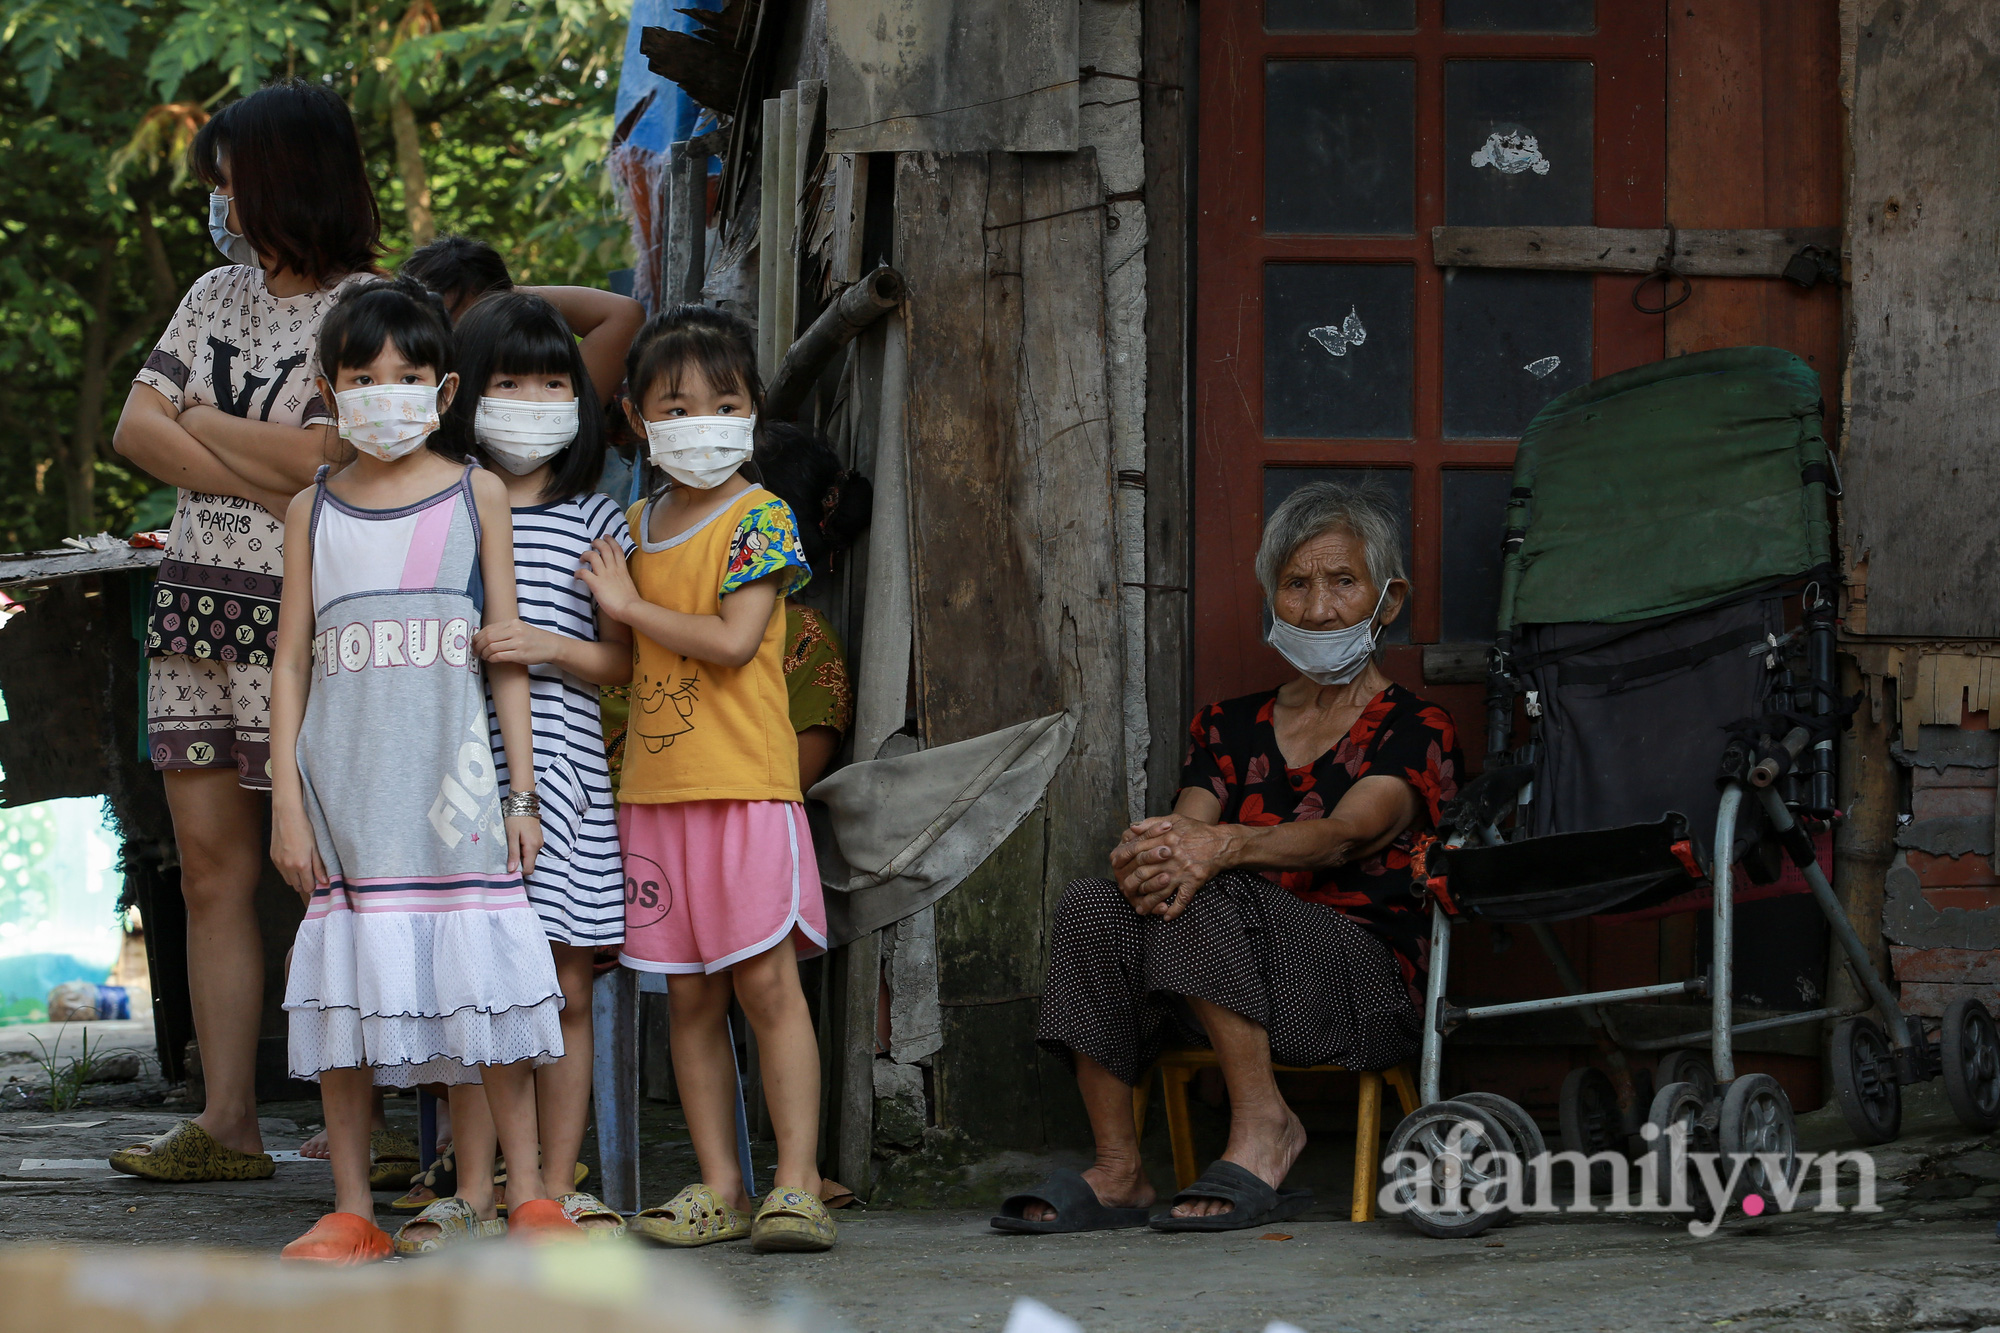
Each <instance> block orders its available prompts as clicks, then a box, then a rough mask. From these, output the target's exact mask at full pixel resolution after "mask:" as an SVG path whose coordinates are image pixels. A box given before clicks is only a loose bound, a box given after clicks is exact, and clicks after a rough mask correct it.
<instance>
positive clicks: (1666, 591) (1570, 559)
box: [1498, 347, 1831, 635]
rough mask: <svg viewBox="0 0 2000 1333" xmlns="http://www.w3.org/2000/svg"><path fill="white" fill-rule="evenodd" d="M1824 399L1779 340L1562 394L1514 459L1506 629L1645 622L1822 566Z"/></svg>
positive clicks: (1825, 545) (1825, 547)
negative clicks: (1580, 623)
mask: <svg viewBox="0 0 2000 1333" xmlns="http://www.w3.org/2000/svg"><path fill="white" fill-rule="evenodd" d="M1822 411H1823V409H1822V405H1821V402H1820V392H1819V376H1818V374H1817V373H1815V372H1814V371H1813V369H1812V368H1811V367H1810V366H1808V365H1806V363H1805V362H1804V361H1802V360H1800V359H1799V358H1798V357H1796V356H1794V355H1792V353H1790V352H1786V351H1782V350H1780V349H1778V348H1775V347H1729V348H1722V349H1720V350H1717V351H1712V352H1696V353H1694V354H1692V355H1690V356H1681V357H1675V358H1673V359H1671V360H1667V361H1658V362H1654V363H1653V364H1651V365H1646V366H1639V367H1637V368H1636V369H1633V370H1627V371H1623V372H1621V373H1619V374H1616V375H1612V376H1609V377H1607V378H1605V379H1601V380H1598V381H1596V382H1595V383H1592V384H1586V385H1584V386H1583V387H1582V388H1580V389H1572V390H1570V391H1569V392H1568V393H1566V394H1564V395H1562V396H1561V397H1560V398H1557V399H1556V400H1555V401H1554V402H1552V403H1550V404H1549V405H1548V406H1547V407H1544V408H1543V409H1542V410H1541V411H1540V412H1539V413H1537V414H1536V416H1535V419H1534V420H1533V421H1532V422H1530V423H1529V425H1528V430H1527V433H1526V434H1525V435H1524V436H1522V438H1521V448H1520V452H1519V454H1518V455H1517V457H1516V459H1515V462H1514V493H1513V499H1512V501H1511V502H1510V503H1509V504H1508V507H1507V556H1506V561H1505V563H1504V565H1503V567H1502V573H1501V586H1500V624H1499V626H1498V628H1499V630H1500V632H1501V633H1502V634H1503V635H1504V634H1507V633H1509V632H1510V631H1512V630H1513V628H1514V627H1515V626H1517V625H1524V624H1550V623H1575V622H1579V621H1582V622H1596V623H1602V624H1619V623H1623V622H1626V621H1633V620H1647V619H1651V618H1653V617H1655V616H1664V615H1671V614H1673V613H1675V612H1679V611H1686V610H1690V609H1692V608H1694V607H1698V606H1703V605H1706V604H1708V603H1710V602H1713V601H1716V600H1717V599H1719V598H1722V597H1726V596H1728V595H1729V594H1730V593H1733V592H1736V591H1738V590H1740V589H1744V588H1749V587H1755V586H1758V585H1762V584H1767V583H1771V582H1774V581H1777V580H1781V579H1785V578H1791V577H1796V576H1798V575H1802V574H1805V573H1807V572H1808V571H1811V570H1813V569H1816V568H1819V567H1821V566H1825V565H1827V563H1828V562H1829V560H1830V555H1829V543H1830V541H1831V532H1830V524H1829V522H1828V519H1827V507H1826V494H1827V487H1826V483H1827V481H1828V480H1829V475H1828V468H1827V453H1826V440H1825V438H1824V437H1823V436H1822V435H1821V433H1820V417H1821V414H1822Z"/></svg>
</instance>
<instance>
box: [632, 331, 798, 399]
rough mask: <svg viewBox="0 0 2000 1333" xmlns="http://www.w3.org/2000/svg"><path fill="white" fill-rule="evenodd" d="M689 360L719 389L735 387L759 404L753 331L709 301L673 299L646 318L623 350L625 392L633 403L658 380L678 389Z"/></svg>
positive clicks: (760, 391)
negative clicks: (690, 302) (675, 301)
mask: <svg viewBox="0 0 2000 1333" xmlns="http://www.w3.org/2000/svg"><path fill="white" fill-rule="evenodd" d="M690 366H692V367H693V368H694V369H696V370H698V371H699V372H701V377H702V378H703V379H705V380H707V381H708V382H709V384H710V385H712V386H714V387H716V388H718V389H735V390H737V391H738V392H740V393H742V394H743V396H744V397H746V398H748V399H749V400H750V410H751V411H752V412H759V413H761V412H762V411H763V408H764V382H763V381H762V380H761V379H759V378H758V376H757V336H756V334H754V333H752V332H751V329H750V325H749V324H748V323H747V322H746V321H745V320H744V319H743V317H742V316H740V315H732V314H730V313H729V312H728V311H727V310H719V309H717V308H716V307H714V306H709V305H677V306H671V307H669V308H668V309H665V310H662V311H661V312H660V313H659V314H657V315H654V316H653V317H652V318H651V319H649V320H647V321H646V323H645V326H644V327H643V328H641V329H640V330H639V336H638V337H636V338H634V339H633V340H632V347H631V350H630V351H628V352H626V353H625V392H626V393H627V394H629V395H630V397H631V400H632V403H633V405H634V406H635V407H636V406H638V405H640V404H642V403H644V402H645V401H646V395H647V394H649V393H651V392H652V390H653V389H654V388H655V387H656V382H657V383H663V384H664V385H665V386H666V389H667V391H668V392H670V393H676V392H679V390H680V387H681V376H682V375H683V374H684V373H686V371H687V369H688V368H689V367H690Z"/></svg>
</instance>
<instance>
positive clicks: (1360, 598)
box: [1271, 528, 1409, 630]
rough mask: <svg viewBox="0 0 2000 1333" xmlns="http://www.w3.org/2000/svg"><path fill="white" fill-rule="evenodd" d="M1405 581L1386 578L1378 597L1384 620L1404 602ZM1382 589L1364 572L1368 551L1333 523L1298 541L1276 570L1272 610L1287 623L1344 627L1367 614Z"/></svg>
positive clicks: (1311, 627)
mask: <svg viewBox="0 0 2000 1333" xmlns="http://www.w3.org/2000/svg"><path fill="white" fill-rule="evenodd" d="M1408 590H1409V585H1408V584H1406V583H1404V582H1403V581H1402V580H1401V579H1393V580H1391V581H1390V583H1389V596H1388V597H1387V598H1386V599H1385V600H1384V601H1383V602H1382V622H1381V623H1383V624H1384V625H1386V624H1388V623H1390V622H1391V621H1393V620H1394V619H1395V618H1396V613H1397V612H1399V611H1401V610H1402V608H1403V598H1404V596H1405V595H1406V593H1407V592H1408ZM1381 593H1382V590H1381V589H1380V588H1378V587H1376V586H1375V579H1374V577H1373V576H1372V575H1370V574H1369V572H1368V558H1367V553H1366V551H1365V550H1364V549H1363V547H1362V544H1361V542H1360V540H1359V539H1358V538H1356V537H1355V536H1354V534H1353V533H1351V532H1348V531H1347V530H1346V529H1345V528H1333V529H1330V530H1328V531H1326V532H1322V533H1321V534H1320V535H1319V536H1317V537H1313V538H1311V539H1309V540H1307V541H1304V542H1301V543H1300V544H1299V546H1298V549H1296V550H1294V551H1293V552H1292V554H1291V557H1290V558H1289V559H1287V560H1286V561H1285V564H1284V568H1282V569H1280V570H1279V571H1278V591H1277V593H1276V595H1275V596H1273V597H1272V599H1271V611H1272V614H1274V615H1276V616H1277V617H1278V619H1280V620H1282V621H1284V622H1285V623H1286V624H1288V625H1296V626H1298V627H1299V628H1300V629H1305V630H1333V629H1346V628H1348V627H1349V626H1350V625H1357V624H1359V623H1361V622H1362V621H1363V620H1366V619H1367V618H1368V613H1369V612H1371V611H1373V610H1374V609H1375V601H1376V599H1377V598H1378V597H1380V596H1381Z"/></svg>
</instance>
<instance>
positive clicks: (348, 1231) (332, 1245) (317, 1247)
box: [278, 1213, 396, 1264]
mask: <svg viewBox="0 0 2000 1333" xmlns="http://www.w3.org/2000/svg"><path fill="white" fill-rule="evenodd" d="M395 1248H396V1247H395V1244H394V1242H392V1241H391V1240H390V1239H389V1233H388V1232H386V1231H384V1230H382V1228H380V1227H378V1226H376V1225H375V1224H374V1223H373V1222H372V1221H370V1220H369V1219H367V1218H365V1217H362V1216H360V1215H359V1214H357V1213H328V1214H327V1215H326V1216H325V1217H322V1218H321V1219H320V1220H319V1221H317V1222H315V1223H313V1227H312V1230H311V1231H308V1232H306V1234H305V1235H303V1236H300V1237H299V1238H298V1239H297V1240H295V1241H293V1242H292V1243H291V1244H290V1245H287V1246H286V1247H285V1248H284V1249H283V1251H281V1252H280V1253H279V1255H278V1257H279V1258H280V1259H299V1260H304V1261H306V1262H308V1263H317V1264H372V1263H376V1262H378V1261H380V1260H383V1259H387V1258H388V1257H389V1256H390V1255H391V1254H393V1253H395Z"/></svg>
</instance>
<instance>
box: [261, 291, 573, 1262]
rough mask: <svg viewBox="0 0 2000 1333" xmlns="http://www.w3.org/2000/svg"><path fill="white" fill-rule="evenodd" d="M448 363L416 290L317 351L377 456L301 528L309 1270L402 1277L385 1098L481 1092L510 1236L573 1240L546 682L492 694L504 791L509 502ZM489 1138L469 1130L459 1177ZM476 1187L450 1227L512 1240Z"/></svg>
mask: <svg viewBox="0 0 2000 1333" xmlns="http://www.w3.org/2000/svg"><path fill="white" fill-rule="evenodd" d="M450 361H451V330H450V327H449V326H448V325H447V324H446V323H445V320H444V312H443V308H442V306H441V305H440V304H439V303H438V302H437V299H436V298H435V297H433V296H431V295H430V293H428V292H426V291H424V290H423V288H422V287H420V286H419V285H417V284H416V283H415V282H414V281H413V280H411V279H407V278H398V279H395V280H393V281H383V280H378V281H373V282H367V283H362V284H359V285H356V286H354V287H350V288H349V289H348V290H347V292H346V294H344V295H343V296H342V297H341V299H340V300H339V302H338V303H337V304H336V305H335V306H334V308H333V310H332V311H331V313H329V314H328V315H327V317H326V321H325V323H324V324H323V325H322V327H321V330H320V335H319V363H320V370H321V376H322V378H321V384H320V389H321V392H322V393H323V394H324V395H325V397H326V398H327V399H328V400H330V401H332V402H333V403H334V404H335V406H336V412H337V417H338V421H339V426H340V433H341V436H342V437H343V438H345V439H346V440H347V441H348V442H349V443H350V444H352V445H353V446H354V447H355V449H356V450H357V451H358V456H357V457H356V458H355V459H354V460H353V461H352V462H351V463H349V464H348V465H347V466H346V467H345V468H343V469H342V471H341V472H340V473H339V475H338V476H336V477H332V478H329V477H328V475H327V473H328V470H327V469H326V468H321V469H320V472H319V476H318V478H317V479H316V481H315V483H314V485H313V487H312V489H310V490H308V491H304V492H302V493H300V495H299V496H298V497H297V498H296V499H294V500H293V501H292V503H291V506H290V509H289V510H288V513H287V522H288V524H289V526H288V527H287V528H286V540H285V585H284V592H283V600H282V602H281V603H280V611H279V616H278V644H277V653H276V660H275V662H274V664H273V667H272V689H271V739H272V759H273V763H272V775H271V776H272V833H271V859H272V860H273V861H275V862H276V863H277V866H278V869H279V870H280V871H281V872H282V873H283V874H284V876H285V879H286V880H287V881H288V882H290V884H291V885H292V887H293V888H295V889H296V890H298V892H299V895H300V896H301V897H302V898H304V899H305V900H306V918H305V921H304V922H303V923H302V924H301V925H300V926H299V933H298V938H297V941H296V943H295V944H294V946H293V951H292V961H291V969H290V974H289V976H288V978H287V981H286V986H285V1009H286V1010H287V1011H288V1013H289V1015H290V1027H291V1040H290V1064H291V1072H292V1074H293V1076H294V1077H298V1078H311V1079H317V1080H318V1081H319V1084H320V1096H321V1100H322V1102H323V1103H324V1106H325V1110H326V1129H327V1141H328V1147H329V1149H330V1150H331V1156H332V1159H333V1178H334V1211H333V1212H331V1213H329V1214H327V1215H326V1216H325V1217H322V1218H321V1219H320V1220H319V1222H318V1223H317V1224H316V1225H315V1226H314V1227H313V1228H312V1230H311V1231H309V1232H307V1233H306V1234H305V1235H304V1236H302V1237H300V1238H299V1239H298V1240H295V1241H293V1242H292V1243H291V1244H290V1245H288V1246H286V1247H285V1257H287V1258H292V1259H310V1260H318V1261H321V1262H328V1263H358V1262H363V1261H366V1260H371V1259H382V1258H387V1257H388V1255H389V1254H390V1252H391V1243H390V1240H389V1237H388V1236H386V1235H385V1234H383V1232H382V1231H381V1230H380V1229H379V1228H377V1227H376V1225H375V1222H374V1211H375V1204H374V1198H373V1196H372V1194H371V1193H370V1190H369V1182H368V1176H369V1154H368V1127H369V1111H370V1107H371V1103H372V1100H373V1097H372V1087H371V1084H377V1083H379V1084H386V1085H388V1086H391V1087H408V1086H410V1085H412V1084H416V1083H433V1082H437V1083H448V1084H453V1085H456V1086H458V1087H465V1086H468V1085H475V1084H482V1083H483V1085H484V1088H485V1096H484V1098H483V1102H484V1104H485V1105H487V1106H489V1107H490V1108H491V1119H490V1121H485V1122H483V1123H484V1124H486V1125H490V1126H493V1127H496V1128H497V1132H498V1134H499V1139H500V1143H501V1145H502V1146H504V1147H505V1149H506V1152H507V1158H508V1161H509V1162H510V1163H511V1164H512V1167H513V1170H512V1174H511V1178H510V1180H509V1182H508V1188H509V1191H510V1193H511V1194H512V1195H513V1198H512V1200H511V1202H512V1204H513V1216H512V1219H511V1225H512V1227H513V1229H514V1230H516V1231H544V1230H566V1231H568V1232H570V1233H571V1234H575V1226H574V1224H573V1223H571V1222H570V1221H569V1220H568V1219H567V1218H566V1217H565V1216H564V1214H563V1210H562V1209H561V1208H560V1207H559V1206H558V1205H557V1204H556V1203H555V1202H554V1201H553V1200H551V1199H549V1198H548V1197H547V1196H546V1194H545V1193H544V1191H543V1190H542V1188H541V1180H540V1176H539V1173H538V1172H537V1170H536V1165H535V1163H536V1108H535V1082H534V1066H535V1065H536V1064H538V1063H545V1062H547V1061H549V1060H552V1059H554V1058H556V1057H558V1056H560V1055H561V1054H562V1051H563V1046H562V1032H561V1026H560V1021H559V1014H560V1011H561V1009H562V1005H563V996H562V992H561V991H560V990H558V989H557V986H556V975H555V968H554V967H553V966H551V964H550V960H549V953H548V948H547V946H546V945H545V944H543V942H542V932H541V922H540V919H539V918H538V917H537V916H536V914H535V910H534V908H533V907H531V906H530V905H529V903H528V896H527V892H526V890H525V889H524V887H523V886H522V882H521V876H522V873H523V872H524V871H527V872H532V870H533V869H534V865H535V855H536V853H537V851H538V850H539V849H540V847H541V845H542V834H541V830H540V822H539V819H538V811H539V801H538V799H537V797H536V795H535V784H534V780H533V774H534V756H533V749H532V745H533V743H532V740H531V731H530V722H529V711H528V681H527V673H526V671H525V670H523V669H522V668H520V667H518V666H511V665H507V664H500V663H496V664H494V665H493V666H492V667H490V668H489V669H488V670H489V672H490V674H491V676H492V681H493V695H494V698H495V700H496V701H497V704H498V711H499V716H500V731H501V735H502V740H503V744H504V748H505V750H506V753H507V755H508V757H509V759H511V760H512V761H513V764H512V769H511V771H512V772H513V773H515V774H517V775H520V776H519V777H517V778H516V780H514V781H513V782H511V783H510V782H508V781H506V780H505V779H503V778H501V777H500V776H499V774H498V773H497V772H496V768H495V764H494V756H493V748H492V746H491V744H490V742H489V740H488V730H487V722H486V689H485V684H484V682H483V681H482V679H481V676H482V672H481V669H480V664H479V658H478V656H477V655H476V654H475V653H474V652H473V650H472V643H471V640H472V638H473V636H474V635H475V634H477V633H478V631H479V627H480V620H481V618H482V616H491V617H492V618H493V619H495V620H497V621H507V620H511V619H513V618H514V615H515V605H514V551H513V541H512V537H511V531H510V525H509V522H508V513H507V497H506V489H505V488H504V487H503V486H502V485H501V484H500V483H499V481H498V480H497V479H496V478H494V477H493V476H491V475H489V474H487V473H485V472H482V471H480V470H479V469H478V468H476V467H474V466H472V464H471V463H470V462H468V461H466V460H464V459H462V458H459V457H455V456H454V455H453V454H452V453H451V452H450V450H449V449H448V448H447V447H444V446H441V445H440V444H439V443H438V442H437V441H436V438H435V435H434V434H433V433H434V432H435V431H436V429H437V425H438V415H437V410H438V407H439V405H440V403H449V402H450V400H451V395H452V393H453V391H454V389H455V388H456V384H455V377H453V376H452V375H450V374H447V373H446V372H447V370H448V368H449V365H450ZM479 1132H480V1130H479V1128H478V1127H477V1126H475V1125H472V1124H468V1123H467V1122H466V1120H464V1119H461V1120H460V1121H459V1123H458V1125H457V1138H458V1144H459V1151H460V1152H461V1153H462V1154H463V1153H468V1152H469V1151H470V1150H471V1149H472V1148H474V1147H476V1146H479V1145H476V1144H473V1143H471V1142H470V1141H469V1140H470V1139H471V1138H472V1137H474V1136H475V1135H477V1134H478V1133H479ZM485 1132H486V1133H487V1134H488V1135H489V1138H488V1140H487V1142H486V1144H485V1145H484V1148H485V1151H486V1152H487V1153H488V1154H490V1153H491V1152H492V1149H493V1144H492V1141H491V1138H490V1135H491V1134H492V1133H493V1132H494V1131H493V1129H491V1128H489V1129H486V1130H485ZM458 1179H459V1196H458V1197H457V1198H453V1199H441V1200H439V1201H438V1202H437V1203H436V1204H434V1205H432V1209H433V1210H435V1213H436V1219H441V1218H445V1217H446V1216H447V1215H448V1216H449V1218H450V1221H449V1224H448V1225H449V1226H450V1227H451V1228H452V1229H454V1230H456V1231H457V1232H458V1233H459V1234H465V1233H467V1232H479V1231H486V1230H491V1229H494V1213H495V1209H494V1201H493V1192H492V1178H491V1175H490V1173H480V1172H471V1171H463V1170H462V1171H460V1172H459V1175H458ZM436 1219H434V1220H436Z"/></svg>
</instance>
